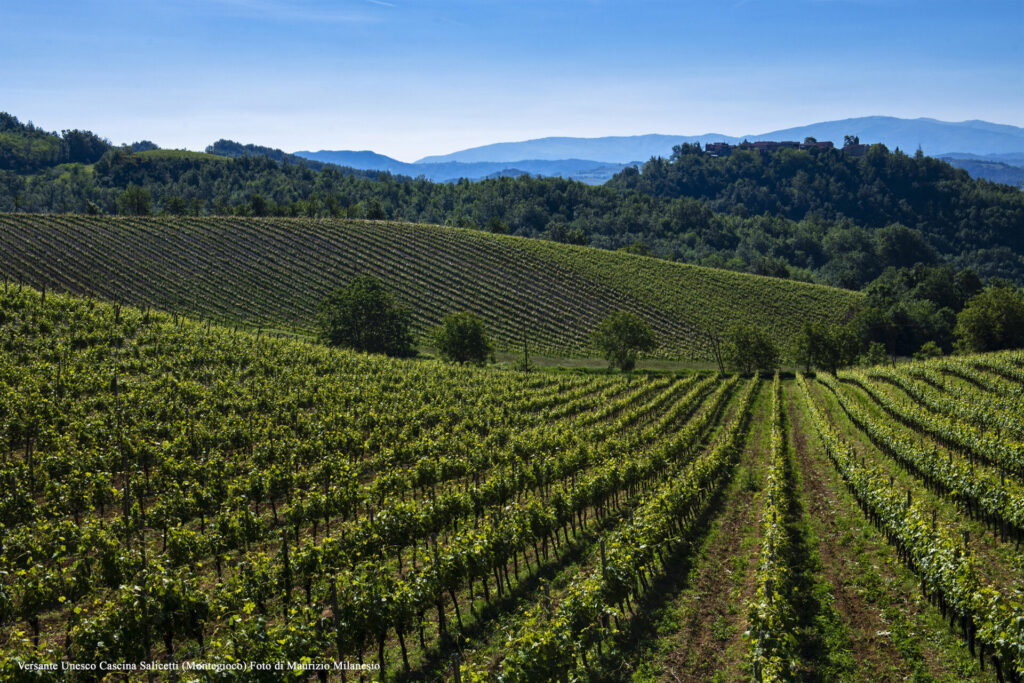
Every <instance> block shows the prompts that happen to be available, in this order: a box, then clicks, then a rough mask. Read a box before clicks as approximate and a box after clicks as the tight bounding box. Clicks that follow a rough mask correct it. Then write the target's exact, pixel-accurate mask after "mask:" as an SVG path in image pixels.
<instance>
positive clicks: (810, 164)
mask: <svg viewBox="0 0 1024 683" xmlns="http://www.w3.org/2000/svg"><path fill="white" fill-rule="evenodd" d="M153 147H155V146H154V145H152V143H136V145H134V146H128V147H114V146H112V145H110V144H109V143H108V142H106V141H104V140H101V139H100V138H98V137H97V136H95V135H94V134H92V133H89V132H86V131H64V132H63V133H61V134H60V135H57V134H55V133H47V132H45V131H41V130H39V129H38V128H35V127H33V126H31V125H23V124H21V123H20V122H18V120H17V119H15V118H14V117H11V116H8V115H2V116H0V211H29V212H80V213H109V214H114V213H122V214H124V213H127V214H161V213H168V214H193V215H209V214H215V215H224V214H242V215H294V216H348V217H363V218H390V219H397V220H407V221H415V222H425V223H439V224H447V225H456V226H462V227H475V228H479V229H484V230H491V231H495V232H511V233H513V234H517V235H523V236H528V237H540V238H546V239H552V240H556V241H561V242H570V243H577V244H589V245H592V246H595V247H600V248H605V249H628V250H631V251H635V252H638V253H646V254H651V255H653V256H658V257H662V258H667V259H673V260H679V261H684V262H688V263H698V264H703V265H709V266H715V267H721V268H728V269H732V270H740V271H747V272H753V273H757V274H762V275H771V276H776V277H785V278H792V279H799V280H807V281H813V282H820V283H824V284H831V285H836V286H841V287H847V288H851V289H861V288H863V287H864V286H866V285H867V284H869V283H870V282H872V281H873V280H874V279H876V278H877V277H878V276H880V275H881V274H882V273H883V271H884V270H885V269H886V268H889V267H894V268H904V267H910V266H913V265H915V264H916V263H924V264H939V263H948V264H950V265H952V266H953V267H954V268H956V269H957V270H961V269H970V270H972V271H973V272H974V273H975V274H977V275H978V276H979V277H981V278H983V279H988V278H991V277H1001V278H1006V279H1009V280H1011V281H1014V282H1016V283H1018V284H1020V283H1024V259H1022V257H1021V256H1020V254H1021V253H1022V251H1024V194H1022V193H1021V192H1020V191H1019V190H1017V189H1016V188H1012V187H1010V186H1006V185H999V184H995V183H990V182H987V181H982V180H972V179H971V178H970V177H969V176H968V175H967V173H966V172H965V171H961V170H958V169H955V168H953V167H952V166H950V165H948V164H946V163H945V162H943V161H939V160H936V159H932V158H930V157H924V156H921V155H915V156H908V155H906V154H903V153H902V152H900V151H898V150H897V151H893V152H890V151H889V150H887V149H886V148H885V147H884V146H882V145H874V146H873V147H872V148H871V150H870V151H869V152H868V153H867V154H866V155H864V156H863V157H860V158H854V157H852V156H850V155H847V154H845V153H844V152H842V151H841V150H788V149H787V150H779V151H776V152H757V151H753V150H737V151H736V152H734V153H733V154H732V155H730V156H727V157H712V156H710V155H707V154H703V153H699V151H698V150H697V149H696V147H695V146H688V147H683V148H677V149H676V150H675V152H674V153H673V155H672V156H671V158H669V159H660V158H657V159H652V160H650V161H649V162H648V163H646V164H645V165H644V166H643V167H642V168H627V169H626V170H624V171H623V172H622V173H620V174H619V175H617V176H616V177H614V178H612V179H611V180H610V181H609V182H608V183H607V184H606V185H604V186H591V185H586V184H583V183H579V182H575V181H569V180H564V179H560V178H531V177H525V176H524V177H519V178H499V179H493V180H484V181H479V182H469V181H460V182H458V183H433V182H429V181H427V180H424V179H411V178H407V177H403V176H393V175H390V174H387V173H378V172H367V171H354V170H352V169H344V168H339V167H334V166H329V165H319V164H317V163H316V162H306V161H297V160H296V158H295V157H292V156H290V155H286V154H284V153H282V152H280V151H279V150H272V149H269V148H262V147H255V146H252V145H240V144H238V143H232V142H230V141H225V140H221V141H218V142H217V143H215V144H214V145H211V147H210V148H208V151H209V152H214V154H200V153H192V152H180V151H164V150H156V149H153ZM135 150H143V151H135Z"/></svg>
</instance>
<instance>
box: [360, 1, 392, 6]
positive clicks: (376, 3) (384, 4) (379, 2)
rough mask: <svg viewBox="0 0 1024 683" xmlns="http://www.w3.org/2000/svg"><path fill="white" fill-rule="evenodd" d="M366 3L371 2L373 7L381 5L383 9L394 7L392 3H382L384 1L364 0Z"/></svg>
mask: <svg viewBox="0 0 1024 683" xmlns="http://www.w3.org/2000/svg"><path fill="white" fill-rule="evenodd" d="M366 1H367V2H372V3H373V4H374V5H383V6H384V7H394V6H395V3H393V2H384V0H366Z"/></svg>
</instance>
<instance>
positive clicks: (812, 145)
mask: <svg viewBox="0 0 1024 683" xmlns="http://www.w3.org/2000/svg"><path fill="white" fill-rule="evenodd" d="M869 146H870V145H856V147H864V148H865V150H866V149H867V148H868V147H869ZM834 148H835V145H833V144H832V143H831V142H830V141H829V140H826V141H824V142H797V141H795V140H783V141H782V142H777V141H775V140H760V141H758V142H747V141H746V140H744V141H743V142H741V143H739V144H738V145H730V144H729V143H728V142H709V143H707V144H706V145H704V153H705V154H710V155H711V156H713V157H724V156H728V155H729V154H732V151H733V150H734V149H756V150H758V151H759V152H774V151H775V150H778V149H834ZM844 149H849V147H845V148H844ZM853 154H854V156H862V155H863V154H864V152H857V151H854V152H853Z"/></svg>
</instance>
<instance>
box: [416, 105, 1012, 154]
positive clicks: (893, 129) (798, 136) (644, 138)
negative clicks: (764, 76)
mask: <svg viewBox="0 0 1024 683" xmlns="http://www.w3.org/2000/svg"><path fill="white" fill-rule="evenodd" d="M846 135H857V136H859V137H860V139H861V142H865V143H875V142H881V143H883V144H884V145H886V146H887V147H889V148H890V149H895V148H897V147H899V148H900V149H902V150H904V151H908V152H913V151H915V150H917V148H918V147H920V148H921V149H922V150H923V151H924V153H925V154H928V155H929V156H939V155H943V154H949V153H955V152H964V153H970V154H976V155H987V154H1022V153H1024V128H1018V127H1016V126H1007V125H1001V124H995V123H989V122H987V121H962V122H959V123H951V122H947V121H938V120H936V119H927V118H921V119H900V118H896V117H893V116H865V117H861V118H852V119H843V120H840V121H824V122H821V123H812V124H810V125H806V126H797V127H795V128H784V129H781V130H774V131H769V132H767V133H752V134H750V135H743V136H739V137H734V136H729V135H721V134H717V133H706V134H704V135H635V136H628V137H601V138H569V137H561V138H539V139H536V140H525V141H522V142H499V143H495V144H491V145H484V146H482V147H472V148H470V149H465V150H462V151H459V152H454V153H452V154H445V155H440V156H429V157H425V158H423V159H420V161H419V162H417V163H442V162H450V161H461V162H480V161H506V162H512V161H517V160H519V159H566V158H570V157H572V158H578V159H601V160H604V161H608V162H616V163H628V162H630V161H634V160H637V159H642V160H647V159H649V158H651V157H652V156H665V157H667V156H668V155H669V154H671V152H672V147H673V146H674V145H678V144H682V143H684V142H689V143H692V142H700V143H708V142H730V143H733V144H735V143H737V142H740V141H742V140H744V139H746V140H750V141H751V142H753V141H756V140H797V141H802V140H803V139H804V138H805V137H808V136H810V137H814V138H817V139H818V140H821V141H824V140H831V141H832V142H833V143H835V144H836V145H838V146H841V145H842V144H843V137H844V136H846Z"/></svg>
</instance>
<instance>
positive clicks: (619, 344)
mask: <svg viewBox="0 0 1024 683" xmlns="http://www.w3.org/2000/svg"><path fill="white" fill-rule="evenodd" d="M593 341H594V346H596V347H597V348H598V349H599V350H600V351H601V353H602V354H603V355H604V357H605V359H607V361H608V366H609V367H616V368H619V369H620V370H622V371H623V372H629V371H630V370H632V369H633V367H634V366H635V365H636V359H637V355H638V354H639V353H641V352H646V351H653V350H654V349H655V347H656V346H657V342H656V340H655V338H654V333H653V332H651V328H650V326H648V325H647V323H645V322H644V321H643V319H642V318H640V317H638V316H636V315H634V314H632V313H629V312H626V311H617V312H615V313H611V314H609V315H608V317H607V318H605V319H604V320H602V321H601V324H600V325H599V326H598V328H597V329H596V330H595V331H594V336H593Z"/></svg>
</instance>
